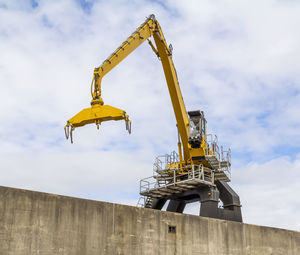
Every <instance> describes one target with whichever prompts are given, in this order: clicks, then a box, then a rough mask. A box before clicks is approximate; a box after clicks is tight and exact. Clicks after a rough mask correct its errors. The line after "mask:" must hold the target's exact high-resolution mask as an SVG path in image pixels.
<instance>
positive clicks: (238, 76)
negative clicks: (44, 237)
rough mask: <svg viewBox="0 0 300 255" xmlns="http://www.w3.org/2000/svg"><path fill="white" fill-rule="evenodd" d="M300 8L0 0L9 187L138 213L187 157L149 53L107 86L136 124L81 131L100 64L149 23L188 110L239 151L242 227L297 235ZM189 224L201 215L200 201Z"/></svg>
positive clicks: (138, 54)
mask: <svg viewBox="0 0 300 255" xmlns="http://www.w3.org/2000/svg"><path fill="white" fill-rule="evenodd" d="M299 12H300V2H299V1H293V0H289V1H283V0H282V1H281V0H264V1H258V0H254V1H233V0H228V1H225V0H224V1H221V0H217V1H209V0H203V1H196V0H195V1H193V0H188V1H180V0H174V1H170V0H167V1H159V0H153V1H151V0H135V1H134V0H133V1H129V0H128V1H121V0H112V1H85V0H64V1H59V0H51V1H50V0H47V1H46V0H41V1H38V0H31V1H30V0H18V1H17V0H15V1H14V0H0V86H1V94H0V107H1V111H0V121H1V125H0V143H1V147H0V174H1V180H0V185H2V186H9V187H16V188H24V189H30V190H37V191H42V192H49V193H56V194H61V195H68V196H74V197H80V198H87V199H94V200H100V201H107V202H115V203H121V204H128V205H136V203H137V200H138V199H139V180H140V179H141V178H145V177H148V176H151V175H152V169H153V162H154V159H155V157H156V156H157V155H164V154H166V153H170V152H172V151H173V150H177V131H176V123H175V117H174V113H173V110H172V106H171V101H170V97H169V94H168V90H167V86H166V82H165V78H164V74H163V70H162V67H161V63H160V61H159V60H158V59H157V57H156V56H155V54H153V51H152V50H151V48H150V47H149V45H148V44H147V43H145V44H143V45H141V46H140V47H139V48H138V49H137V50H135V51H134V52H133V53H132V54H131V55H130V56H128V58H127V59H125V60H124V61H123V62H122V63H121V64H120V65H118V66H117V67H116V68H114V69H113V70H112V71H111V72H110V73H109V74H107V75H106V76H105V77H104V78H103V81H102V95H103V100H104V102H105V104H108V105H111V106H114V107H117V108H120V109H124V110H125V111H126V112H127V114H128V115H129V117H130V119H131V120H132V134H131V135H128V133H127V131H126V130H125V124H124V123H123V122H107V123H103V124H102V125H101V127H100V129H99V130H97V128H96V126H95V125H89V126H85V127H83V128H79V129H76V130H75V131H74V144H70V141H66V139H65V136H64V131H63V127H64V125H65V123H66V121H67V120H68V119H69V118H71V117H72V116H74V115H75V114H76V113H78V112H79V111H80V110H82V109H83V108H87V107H89V106H90V101H91V96H90V83H91V80H92V75H93V70H94V68H95V67H97V66H99V65H100V64H101V63H102V62H103V60H105V59H106V58H107V57H108V56H109V55H110V54H111V53H112V52H113V51H114V50H115V49H116V48H117V47H118V46H119V45H120V44H121V43H122V42H123V41H124V40H125V39H126V38H127V37H128V36H129V35H130V34H131V33H132V32H133V31H134V30H135V29H136V28H137V27H138V26H139V25H140V24H141V23H142V22H144V20H145V19H146V17H148V16H149V15H150V14H155V16H156V18H157V20H158V21H159V22H160V25H161V27H162V29H163V32H164V35H165V37H166V40H167V42H168V43H171V44H172V46H173V49H174V50H173V61H174V64H175V66H176V70H177V74H178V78H179V82H180V86H181V90H182V94H183V98H184V101H185V105H186V108H187V110H199V109H200V110H203V111H204V112H205V116H206V119H207V122H208V132H209V133H213V134H217V135H218V138H219V142H220V144H221V145H223V146H224V147H225V148H228V147H230V148H231V151H232V171H231V176H232V182H231V183H230V185H231V186H232V188H233V189H234V190H235V191H236V192H237V193H238V194H239V196H240V199H241V203H242V213H243V219H244V222H246V223H249V224H256V225H265V226H273V227H279V228H287V229H293V230H298V231H299V230H300V222H299V217H300V200H299V197H298V194H299V193H300V185H299V182H300V172H299V171H300V131H299V130H300V118H299V117H300V114H299V109H300V75H299V70H300V58H299V56H300V33H299V24H300V15H299ZM186 213H191V214H198V213H199V204H190V205H188V207H187V210H186Z"/></svg>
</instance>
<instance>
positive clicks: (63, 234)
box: [0, 187, 300, 255]
mask: <svg viewBox="0 0 300 255" xmlns="http://www.w3.org/2000/svg"><path fill="white" fill-rule="evenodd" d="M27 254H28V255H53V254H63V255H71V254H72V255H96V254H97V255H99V254H101V255H102V254H108V255H116V254H126V255H129V254H132V255H144V254H145V255H146V254H155V255H157V254H163V255H169V254H170V255H174V254H180V255H181V254H191V255H196V254H207V255H208V254H209V255H212V254H218V255H221V254H226V255H227V254H228V255H229V254H230V255H234V254H238V255H240V254H255V255H260V254H262V255H268V254H273V255H274V254H284V255H288V254H291V255H292V254H293V255H299V254H300V232H297V231H289V230H284V229H276V228H269V227H262V226H255V225H249V224H244V223H237V222H231V221H224V220H217V219H211V218H204V217H198V216H193V215H184V214H178V213H170V212H161V211H156V210H152V209H144V208H136V207H131V206H125V205H118V204H111V203H106V202H97V201H91V200H85V199H78V198H72V197H65V196H58V195H52V194H46V193H40V192H34V191H27V190H21V189H14V188H7V187H0V255H27Z"/></svg>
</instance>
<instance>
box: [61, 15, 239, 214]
mask: <svg viewBox="0 0 300 255" xmlns="http://www.w3.org/2000/svg"><path fill="white" fill-rule="evenodd" d="M150 37H153V39H154V42H155V45H154V44H153V43H152V42H151V41H150V39H149V38H150ZM146 40H147V41H148V43H149V45H150V46H151V48H152V50H153V51H154V53H155V54H156V55H157V57H158V58H159V59H160V61H161V63H162V67H163V70H164V74H165V78H166V82H167V85H168V90H169V94H170V98H171V101H172V106H173V110H174V113H175V118H176V122H177V123H176V124H177V129H178V134H179V135H178V155H179V157H178V159H177V157H173V158H172V160H170V159H168V160H167V162H166V165H165V170H161V169H159V171H160V172H159V173H160V176H159V177H156V179H157V180H158V179H159V178H160V179H161V178H165V179H164V181H165V183H167V184H170V183H172V185H173V188H172V191H174V192H175V191H176V192H175V193H177V194H178V193H182V192H184V191H186V189H189V190H190V189H192V188H195V187H198V186H199V185H200V184H201V185H200V186H201V187H202V186H205V187H210V189H211V191H209V192H208V193H209V194H212V193H214V192H215V190H216V184H215V181H219V182H218V183H221V182H223V181H225V182H228V181H230V179H229V177H228V175H227V174H226V173H225V170H226V169H227V170H228V168H230V158H229V157H230V151H229V154H228V152H227V158H226V159H225V160H224V157H223V151H220V150H219V148H218V145H217V141H216V140H213V139H211V141H210V142H209V141H208V136H209V135H208V134H207V128H206V120H205V118H204V113H203V112H202V111H190V112H187V111H186V108H185V104H184V101H183V98H182V94H181V90H180V86H179V82H178V78H177V73H176V69H175V66H174V63H173V60H172V45H169V46H168V44H167V42H166V39H165V37H164V35H163V32H162V29H161V27H160V25H159V23H158V21H157V20H156V18H155V16H154V15H150V16H149V17H148V18H147V19H146V21H145V22H144V23H142V24H141V25H140V26H139V27H138V28H137V29H136V30H135V31H134V32H133V33H132V34H131V35H130V36H129V37H128V38H127V39H126V40H125V41H124V42H123V43H122V44H121V45H120V46H119V47H118V48H117V49H116V50H115V51H114V52H113V53H112V54H111V55H110V56H109V57H108V58H107V59H105V60H104V62H103V63H102V65H100V66H99V67H97V68H95V69H94V75H93V79H92V83H91V95H92V101H91V107H90V108H86V109H83V110H82V111H81V112H79V113H78V114H76V115H75V116H74V117H72V118H71V119H69V120H68V121H67V124H66V126H65V134H66V138H67V139H68V138H69V137H70V139H71V142H73V140H72V132H73V131H74V129H75V128H77V127H81V126H84V125H86V124H92V123H95V124H96V125H97V128H99V125H100V124H101V123H102V122H103V121H108V120H125V123H126V129H127V130H128V132H129V133H130V132H131V121H130V120H129V117H128V115H127V113H126V112H125V111H124V110H121V109H117V108H115V107H112V106H109V105H105V104H104V102H103V99H102V95H101V81H102V78H103V77H104V75H106V74H107V73H108V72H109V71H111V70H112V69H113V68H114V67H115V66H116V65H118V64H119V63H120V62H121V61H122V60H123V59H125V58H126V57H127V56H128V55H129V54H130V53H131V52H133V51H134V50H135V49H136V48H137V47H139V46H140V45H141V44H142V43H143V42H145V41H146ZM220 153H221V154H222V157H221V154H220ZM195 167H196V168H197V169H199V172H197V173H196V174H195V172H193V173H191V171H195V170H194V169H195ZM200 168H201V171H202V172H201V173H200ZM163 171H165V172H163ZM173 175H174V178H173V177H172V179H170V178H169V177H170V176H173ZM175 175H176V176H175ZM168 176H169V177H168ZM191 176H192V177H193V178H198V179H199V180H200V177H201V176H202V177H201V178H202V179H201V182H200V181H199V182H198V181H197V182H196V184H195V181H194V182H192V181H190V182H189V184H188V185H187V184H186V181H187V180H192V179H189V178H190V177H191ZM197 176H198V177H197ZM168 178H169V179H168ZM178 180H179V181H185V186H184V187H183V188H180V187H177V188H176V189H175V188H174V185H175V183H176V184H178ZM158 185H160V184H159V183H158ZM178 185H179V184H178ZM197 185H198V186H197ZM200 186H199V187H200ZM223 186H224V185H223ZM220 188H221V187H220ZM150 191H151V192H150ZM205 192H206V191H205ZM217 192H219V191H217ZM141 194H146V195H145V196H147V197H148V198H149V197H150V198H151V199H150V200H148V202H149V201H151V203H152V198H153V199H156V200H157V201H158V202H159V201H164V200H165V199H166V197H168V195H169V196H170V195H172V194H173V193H172V192H170V191H166V190H165V191H163V192H162V191H158V190H156V189H152V190H150V188H149V189H148V192H146V193H145V192H144V193H143V192H141ZM210 196H211V195H210ZM214 197H215V196H214ZM184 201H185V202H186V201H188V200H187V199H184ZM201 203H202V202H201ZM229 203H231V202H229ZM148 204H149V203H148ZM154 204H155V203H152V205H153V206H152V208H155V209H160V206H156V207H155V206H154ZM161 204H162V203H160V205H161ZM231 204H232V203H231ZM235 204H236V205H237V206H239V202H236V203H235ZM180 208H182V206H181V207H180ZM176 210H177V209H176ZM178 210H179V209H178ZM178 210H177V211H178ZM209 214H210V212H209ZM212 217H216V216H212Z"/></svg>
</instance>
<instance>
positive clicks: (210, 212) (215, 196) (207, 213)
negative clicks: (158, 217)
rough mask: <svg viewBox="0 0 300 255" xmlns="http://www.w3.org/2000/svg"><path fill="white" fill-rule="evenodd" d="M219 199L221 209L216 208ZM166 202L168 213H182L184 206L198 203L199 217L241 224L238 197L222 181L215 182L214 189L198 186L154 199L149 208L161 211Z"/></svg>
mask: <svg viewBox="0 0 300 255" xmlns="http://www.w3.org/2000/svg"><path fill="white" fill-rule="evenodd" d="M219 199H220V200H221V201H222V202H223V207H218V206H219ZM168 200H170V202H169V204H168V206H167V211H169V212H178V213H182V212H183V211H184V208H185V206H186V204H188V203H194V202H200V203H201V207H200V212H199V215H200V216H204V217H210V218H217V219H224V220H231V221H238V222H242V213H241V204H240V199H239V196H238V195H237V194H236V193H235V192H234V191H233V189H232V188H231V187H230V186H229V185H228V184H227V183H226V182H224V181H216V186H215V187H213V186H199V187H196V188H195V189H192V190H188V191H185V192H182V193H177V194H174V195H171V196H168V197H164V198H154V199H153V200H152V203H151V208H152V209H157V210H161V209H162V208H163V206H164V205H165V203H166V202H167V201H168ZM149 207H150V206H149Z"/></svg>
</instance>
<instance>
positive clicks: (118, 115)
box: [65, 104, 131, 142]
mask: <svg viewBox="0 0 300 255" xmlns="http://www.w3.org/2000/svg"><path fill="white" fill-rule="evenodd" d="M108 120H125V123H126V129H127V130H128V132H129V133H130V132H131V121H130V120H129V117H128V115H127V114H126V112H125V111H123V110H120V109H118V108H115V107H112V106H110V105H101V104H93V105H92V107H91V108H86V109H83V110H82V111H80V112H79V113H77V114H76V115H75V116H74V117H73V118H71V119H69V120H68V122H67V124H66V126H65V133H66V137H67V138H68V137H69V135H70V138H71V142H73V139H72V132H73V131H74V129H75V128H77V127H82V126H84V125H86V124H91V123H95V124H96V125H97V127H98V128H99V125H100V124H101V123H102V122H104V121H108Z"/></svg>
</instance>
